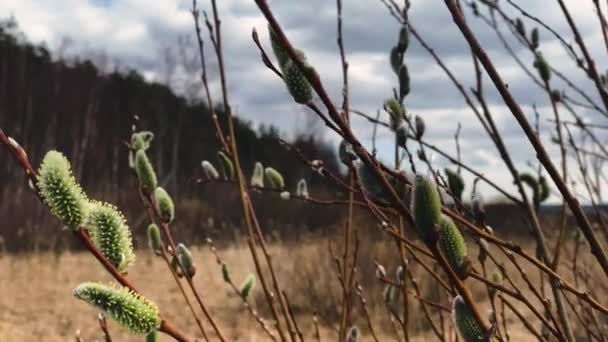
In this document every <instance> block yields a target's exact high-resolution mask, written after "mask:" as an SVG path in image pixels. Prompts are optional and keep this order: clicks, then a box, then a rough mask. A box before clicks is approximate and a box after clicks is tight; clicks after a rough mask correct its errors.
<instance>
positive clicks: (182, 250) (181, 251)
mask: <svg viewBox="0 0 608 342" xmlns="http://www.w3.org/2000/svg"><path fill="white" fill-rule="evenodd" d="M177 255H178V257H179V260H180V261H181V263H182V266H183V268H184V271H185V273H186V274H187V275H188V277H189V278H192V277H193V276H194V274H195V273H196V267H195V266H194V260H193V258H192V252H190V250H189V249H188V247H186V245H184V244H183V243H180V244H178V245H177Z"/></svg>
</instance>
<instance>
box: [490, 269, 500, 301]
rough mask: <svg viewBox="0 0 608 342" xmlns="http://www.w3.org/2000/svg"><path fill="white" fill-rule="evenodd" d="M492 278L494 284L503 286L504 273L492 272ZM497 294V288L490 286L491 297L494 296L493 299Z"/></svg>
mask: <svg viewBox="0 0 608 342" xmlns="http://www.w3.org/2000/svg"><path fill="white" fill-rule="evenodd" d="M490 278H491V280H492V281H493V282H494V283H496V284H498V285H502V282H503V277H502V273H501V272H500V271H498V270H494V271H493V272H492V274H491V275H490ZM496 292H497V290H496V288H494V287H491V286H490V296H492V297H493V296H495V295H496Z"/></svg>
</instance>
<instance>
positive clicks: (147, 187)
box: [135, 150, 158, 193]
mask: <svg viewBox="0 0 608 342" xmlns="http://www.w3.org/2000/svg"><path fill="white" fill-rule="evenodd" d="M135 173H137V178H138V179H139V184H140V185H141V188H142V189H143V190H144V191H146V192H147V193H150V192H152V191H154V189H156V186H157V184H158V180H157V178H156V172H155V171H154V167H153V166H152V163H150V159H148V155H147V154H146V151H145V150H138V151H137V152H136V153H135Z"/></svg>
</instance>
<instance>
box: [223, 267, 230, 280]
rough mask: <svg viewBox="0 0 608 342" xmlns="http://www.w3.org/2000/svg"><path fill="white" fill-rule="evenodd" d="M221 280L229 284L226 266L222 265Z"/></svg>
mask: <svg viewBox="0 0 608 342" xmlns="http://www.w3.org/2000/svg"><path fill="white" fill-rule="evenodd" d="M222 278H223V279H224V281H225V282H227V283H230V282H231V281H230V273H229V272H228V266H226V264H224V263H222Z"/></svg>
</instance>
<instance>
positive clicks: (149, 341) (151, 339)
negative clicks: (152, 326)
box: [146, 330, 159, 342]
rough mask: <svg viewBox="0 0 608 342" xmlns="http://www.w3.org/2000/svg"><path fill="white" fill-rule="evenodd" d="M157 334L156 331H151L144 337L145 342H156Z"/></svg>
mask: <svg viewBox="0 0 608 342" xmlns="http://www.w3.org/2000/svg"><path fill="white" fill-rule="evenodd" d="M158 341H159V339H158V332H157V331H156V330H154V331H152V332H151V333H149V334H148V335H146V342H158Z"/></svg>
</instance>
